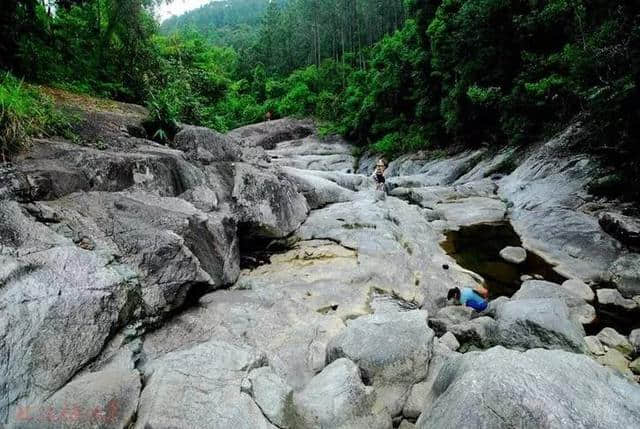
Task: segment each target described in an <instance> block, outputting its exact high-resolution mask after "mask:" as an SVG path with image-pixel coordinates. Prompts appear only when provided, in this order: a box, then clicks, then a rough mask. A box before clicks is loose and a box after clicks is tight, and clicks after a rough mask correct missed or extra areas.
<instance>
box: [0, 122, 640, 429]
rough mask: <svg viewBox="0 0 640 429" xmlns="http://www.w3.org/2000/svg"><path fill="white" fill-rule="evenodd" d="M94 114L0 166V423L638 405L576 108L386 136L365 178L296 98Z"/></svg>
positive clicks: (503, 418)
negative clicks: (503, 128) (287, 104)
mask: <svg viewBox="0 0 640 429" xmlns="http://www.w3.org/2000/svg"><path fill="white" fill-rule="evenodd" d="M89 117H90V121H91V122H90V123H88V124H85V125H86V126H85V128H83V129H81V133H84V134H83V138H84V139H85V142H86V143H87V144H86V145H84V146H78V145H76V144H72V143H71V142H68V141H64V140H55V139H54V140H36V141H34V144H33V146H32V149H31V150H30V151H29V152H28V153H26V154H24V155H22V156H20V157H19V158H18V159H16V160H15V162H13V163H12V164H11V165H5V166H2V167H0V168H1V171H0V228H1V230H0V231H1V232H0V426H2V425H3V424H4V425H5V426H7V427H12V428H14V427H15V428H41V427H46V428H62V427H64V428H72V427H73V428H88V427H100V428H128V427H133V428H140V429H143V428H144V429H159V428H185V429H187V428H188V429H191V428H221V429H228V428H234V429H240V428H247V429H255V428H274V427H277V428H367V429H368V428H392V427H400V428H402V429H408V428H412V427H414V426H415V427H419V428H478V427H486V428H513V427H516V428H521V427H523V428H525V427H526V428H529V427H530V428H566V427H585V428H616V429H622V428H637V427H640V385H639V384H638V374H639V373H640V359H638V357H639V356H640V329H638V328H640V254H639V253H637V251H638V246H639V245H640V227H639V225H640V224H639V223H638V221H637V220H636V219H635V218H633V217H631V216H627V214H625V212H624V208H625V207H624V206H621V205H620V204H617V203H616V202H610V201H605V200H598V199H596V198H594V197H593V196H591V195H589V194H588V193H587V192H586V190H585V189H586V184H587V183H588V182H589V180H591V179H592V178H593V176H594V175H595V174H596V172H597V169H598V166H597V163H596V162H594V161H593V160H591V159H589V158H588V157H587V156H584V155H576V154H575V153H576V151H575V150H574V149H573V147H572V145H574V142H575V141H576V140H577V137H576V136H579V135H580V133H581V129H580V125H579V124H576V125H574V126H572V127H569V128H568V129H567V130H565V132H564V133H562V134H561V135H558V136H557V137H556V138H554V139H552V140H550V141H548V142H545V143H544V144H540V145H538V146H536V147H534V148H532V149H530V150H528V151H527V152H514V151H513V150H505V151H503V152H498V153H491V152H490V151H489V150H488V149H480V150H475V151H467V152H462V153H459V154H457V155H452V156H447V157H438V158H434V157H433V155H431V154H428V153H418V154H414V155H407V156H404V157H401V158H399V159H397V160H395V161H393V162H392V163H391V165H390V168H389V169H388V171H387V176H388V179H387V183H388V185H389V188H390V192H389V195H388V196H387V197H386V198H384V197H383V196H381V195H380V194H379V193H376V192H375V191H374V190H373V184H372V183H371V182H370V181H369V179H368V178H367V175H368V174H370V173H371V172H372V171H373V163H374V162H375V157H374V156H372V155H368V154H365V156H363V157H361V158H359V159H356V158H354V156H353V148H352V146H350V145H349V144H348V143H346V142H344V141H342V140H340V139H338V138H326V139H321V138H319V137H318V136H317V134H316V131H315V128H314V126H313V124H312V123H311V122H308V121H298V120H293V119H283V120H278V121H270V122H267V123H262V124H256V125H252V126H248V127H244V128H241V129H238V130H234V131H232V132H231V133H229V134H227V135H221V134H217V133H215V132H213V131H210V130H208V129H204V128H196V127H189V126H186V127H185V128H184V129H183V130H182V131H181V132H180V133H179V134H178V135H177V136H176V139H175V144H174V146H175V147H174V148H169V147H165V146H161V145H158V144H156V143H153V142H151V141H149V140H146V139H144V138H142V137H141V136H143V135H144V132H143V130H141V128H140V125H139V122H140V119H141V116H136V115H132V114H124V113H120V114H117V113H104V112H102V113H101V112H94V113H92V114H91V115H90V116H89ZM136 136H137V137H136ZM96 142H100V143H101V144H100V145H96V144H94V143H96ZM105 142H106V143H107V146H106V147H107V149H104V145H103V143H105ZM96 146H99V147H96ZM507 164H514V165H513V168H510V169H508V171H505V165H507ZM505 248H506V249H505ZM482 282H484V283H485V284H487V285H488V286H489V288H490V289H491V294H492V296H491V298H492V301H491V303H490V306H489V309H488V310H487V311H485V312H483V313H480V314H474V313H472V312H471V311H470V309H468V308H463V307H460V306H452V305H448V303H447V302H446V293H447V290H448V289H449V288H451V287H454V286H459V287H460V286H473V285H475V284H477V283H482Z"/></svg>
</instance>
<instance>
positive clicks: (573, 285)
mask: <svg viewBox="0 0 640 429" xmlns="http://www.w3.org/2000/svg"><path fill="white" fill-rule="evenodd" d="M561 286H562V287H563V288H564V289H566V290H567V291H569V292H570V293H571V294H573V295H575V296H577V297H579V298H582V299H583V300H585V301H587V302H593V300H594V298H595V293H594V292H593V289H591V287H589V285H587V284H586V283H584V282H583V281H580V280H578V279H569V280H566V281H565V282H563V283H562V285H561Z"/></svg>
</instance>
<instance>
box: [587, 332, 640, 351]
mask: <svg viewBox="0 0 640 429" xmlns="http://www.w3.org/2000/svg"><path fill="white" fill-rule="evenodd" d="M596 337H597V338H598V340H600V342H601V343H602V344H604V345H605V346H608V347H611V348H614V349H617V350H618V351H620V352H622V353H624V354H625V355H627V356H629V355H631V353H633V345H631V343H630V342H629V340H628V339H627V337H625V336H624V335H621V334H619V333H618V332H617V331H616V330H615V329H613V328H609V327H607V328H603V329H602V330H601V331H600V332H599V333H598V335H596Z"/></svg>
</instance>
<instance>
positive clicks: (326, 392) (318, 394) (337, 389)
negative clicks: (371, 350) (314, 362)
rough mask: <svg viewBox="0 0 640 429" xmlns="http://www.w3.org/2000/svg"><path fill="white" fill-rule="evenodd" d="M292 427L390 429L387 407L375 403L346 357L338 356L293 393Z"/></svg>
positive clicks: (358, 372)
mask: <svg viewBox="0 0 640 429" xmlns="http://www.w3.org/2000/svg"><path fill="white" fill-rule="evenodd" d="M294 405H295V414H296V416H295V424H294V425H293V426H294V427H309V428H311V427H327V428H344V429H346V428H354V429H356V428H362V429H369V428H371V429H378V428H380V429H390V428H391V417H390V416H389V414H388V413H387V411H386V409H384V408H383V407H379V406H377V405H375V393H374V392H373V389H372V388H371V387H368V386H365V385H364V384H363V383H362V380H361V379H360V370H359V369H358V367H357V366H356V365H355V364H354V363H353V362H351V361H349V360H348V359H344V358H343V359H338V360H336V361H334V362H333V363H331V364H330V365H329V366H327V367H326V368H325V369H324V370H323V371H322V372H321V373H320V374H318V375H317V376H315V377H314V378H313V379H311V381H310V382H309V384H308V385H307V386H306V387H305V388H304V390H302V391H300V392H298V393H295V394H294Z"/></svg>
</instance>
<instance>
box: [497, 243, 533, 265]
mask: <svg viewBox="0 0 640 429" xmlns="http://www.w3.org/2000/svg"><path fill="white" fill-rule="evenodd" d="M500 257H501V258H502V259H504V260H505V261H507V262H511V263H512V264H521V263H523V262H524V261H526V260H527V251H526V250H525V249H523V248H522V247H512V246H508V247H505V248H504V249H502V250H501V251H500Z"/></svg>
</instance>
